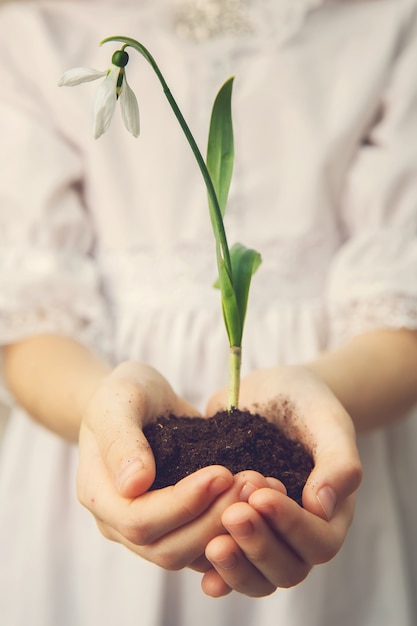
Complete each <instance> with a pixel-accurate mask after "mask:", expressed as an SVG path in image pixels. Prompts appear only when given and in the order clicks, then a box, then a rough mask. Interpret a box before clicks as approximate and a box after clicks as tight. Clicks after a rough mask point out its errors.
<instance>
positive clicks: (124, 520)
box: [77, 452, 233, 556]
mask: <svg viewBox="0 0 417 626" xmlns="http://www.w3.org/2000/svg"><path fill="white" fill-rule="evenodd" d="M88 461H89V462H88V465H87V467H85V466H84V463H83V461H80V465H79V471H78V478H77V490H78V497H79V499H80V501H81V503H82V504H83V505H84V506H86V507H87V508H88V509H89V510H90V511H91V512H92V513H93V514H94V516H95V517H96V518H98V519H99V520H101V521H102V522H104V523H105V524H107V525H109V526H110V527H112V528H115V529H117V530H118V531H119V532H120V533H121V534H123V536H125V537H126V538H127V539H128V540H129V541H130V542H132V543H134V544H137V545H145V544H148V543H152V542H154V541H156V540H157V539H159V538H160V537H162V536H163V535H166V534H168V533H171V532H172V531H173V530H175V529H176V528H178V527H180V526H182V525H184V524H187V523H189V522H190V521H192V520H194V519H195V518H197V517H199V516H200V515H201V514H202V513H203V512H204V511H205V510H206V509H207V508H208V507H210V505H211V503H212V502H213V500H215V499H216V497H217V496H218V495H219V494H221V493H223V491H225V490H227V489H228V488H229V487H231V486H232V485H233V476H232V475H231V473H230V472H229V471H228V470H227V469H226V468H224V467H222V466H210V467H207V468H203V469H201V470H199V471H198V472H195V473H194V474H192V475H190V476H187V477H186V478H184V479H183V480H182V481H180V482H179V483H177V484H176V485H174V486H172V487H166V488H165V489H160V490H155V491H152V492H147V493H144V494H143V495H142V496H140V497H139V498H136V499H133V498H131V499H129V498H124V497H122V496H121V495H120V494H119V493H118V492H117V490H116V489H115V487H114V485H113V483H112V481H110V480H109V477H108V475H107V470H106V467H105V466H104V464H103V462H102V459H101V456H100V454H99V453H98V452H97V453H96V455H95V456H93V455H89V457H88ZM196 556H197V555H196Z"/></svg>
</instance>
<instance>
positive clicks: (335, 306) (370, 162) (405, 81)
mask: <svg viewBox="0 0 417 626" xmlns="http://www.w3.org/2000/svg"><path fill="white" fill-rule="evenodd" d="M413 6H415V5H413ZM416 68H417V18H416V11H415V10H414V11H413V13H412V15H411V16H410V20H409V21H408V23H407V25H406V26H405V28H404V33H403V35H402V38H401V41H400V42H399V45H398V54H397V57H396V59H395V60H394V63H393V66H392V70H391V72H390V75H389V76H388V77H387V84H386V85H384V86H382V89H383V92H384V93H383V98H382V100H381V106H380V110H379V112H378V118H377V119H376V120H375V122H374V123H373V124H372V127H371V128H370V131H369V133H368V135H367V136H366V137H365V139H364V141H363V143H362V145H361V147H360V150H359V151H358V153H357V156H356V158H355V160H354V162H353V163H352V166H351V168H350V174H349V176H348V178H347V180H346V188H345V194H344V196H343V204H342V207H341V212H342V214H341V222H342V224H343V228H344V229H345V233H346V239H345V243H344V245H342V247H341V248H340V250H339V252H338V254H337V255H336V257H335V260H334V263H333V265H332V268H331V270H330V274H329V281H328V291H327V296H328V304H329V311H330V320H331V337H332V343H333V344H335V343H336V344H339V343H341V342H343V341H345V340H347V339H348V338H350V337H351V336H353V335H355V334H358V333H361V332H366V331H369V330H374V329H376V328H404V327H405V328H411V329H416V328H417V74H416Z"/></svg>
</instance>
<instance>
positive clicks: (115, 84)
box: [58, 50, 139, 139]
mask: <svg viewBox="0 0 417 626" xmlns="http://www.w3.org/2000/svg"><path fill="white" fill-rule="evenodd" d="M128 61H129V55H128V54H127V52H126V51H125V50H117V51H116V52H115V53H114V54H113V57H112V63H111V66H110V67H109V69H107V70H105V71H104V72H101V71H99V70H94V69H92V68H89V67H76V68H73V69H71V70H68V71H67V72H65V73H64V74H63V75H62V76H61V78H60V79H59V81H58V85H59V86H60V87H62V86H66V87H73V86H74V85H79V84H81V83H87V82H90V81H92V80H97V79H99V78H103V77H105V79H104V81H103V82H102V84H101V85H100V87H99V88H98V90H97V94H96V98H95V101H94V109H93V134H94V137H95V138H96V139H98V137H100V136H101V135H102V134H103V133H105V132H106V130H107V129H108V127H109V126H110V122H111V119H112V117H113V113H114V110H115V108H116V102H117V100H119V99H120V107H121V111H122V118H123V121H124V124H125V126H126V128H127V130H128V131H129V132H130V133H132V135H134V136H135V137H138V136H139V108H138V103H137V100H136V96H135V94H134V93H133V91H132V89H131V88H130V86H129V84H128V82H127V80H126V72H125V67H126V65H127V63H128Z"/></svg>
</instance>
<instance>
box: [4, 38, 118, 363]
mask: <svg viewBox="0 0 417 626" xmlns="http://www.w3.org/2000/svg"><path fill="white" fill-rule="evenodd" d="M3 45H4V44H3ZM3 52H4V54H3V55H2V57H3V60H1V59H0V79H1V80H0V82H1V85H2V89H1V91H0V137H1V151H0V346H1V345H5V344H9V343H12V342H15V341H18V340H22V339H24V338H25V337H28V336H31V335H35V334H39V333H45V332H57V333H63V334H66V335H68V336H71V337H74V338H77V339H79V340H80V341H83V342H84V343H87V344H88V345H91V346H92V347H93V346H94V348H95V349H96V350H98V351H102V352H106V351H107V349H108V346H107V343H106V342H107V341H108V336H109V335H108V332H109V322H108V319H107V315H106V307H105V304H104V299H103V296H102V290H101V285H100V279H99V276H98V272H97V269H96V264H95V262H94V246H95V238H94V231H93V227H92V220H91V217H90V214H89V211H88V208H87V207H86V205H85V202H84V196H83V168H82V156H81V154H80V150H79V149H77V147H76V146H74V145H72V144H71V143H69V142H68V141H67V140H66V139H65V138H64V137H63V136H61V134H60V133H59V131H58V130H57V128H56V124H55V123H54V116H53V112H51V110H49V109H48V106H47V103H46V102H45V101H44V100H42V97H41V92H40V91H39V90H38V88H37V85H36V81H35V80H33V79H31V77H30V75H29V74H28V76H27V77H25V76H22V75H19V68H18V67H14V66H13V58H12V57H11V54H10V51H9V52H8V50H7V49H5V50H3ZM16 54H17V55H18V54H22V52H21V51H20V52H19V49H17V50H16Z"/></svg>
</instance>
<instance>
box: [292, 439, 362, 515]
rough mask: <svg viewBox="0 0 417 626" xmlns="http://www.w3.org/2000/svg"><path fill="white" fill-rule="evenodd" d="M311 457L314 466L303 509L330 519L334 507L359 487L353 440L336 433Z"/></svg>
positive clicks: (359, 473) (356, 455)
mask: <svg viewBox="0 0 417 626" xmlns="http://www.w3.org/2000/svg"><path fill="white" fill-rule="evenodd" d="M330 439H331V440H330ZM314 457H315V458H314V463H315V465H314V468H313V470H312V472H311V474H310V476H309V478H308V480H307V483H306V485H305V487H304V490H303V506H304V508H305V509H307V510H308V511H310V512H312V513H314V514H315V515H318V516H319V517H322V518H323V519H325V520H331V519H332V517H333V515H334V514H335V513H336V511H337V508H338V505H339V504H340V503H342V504H343V503H344V501H345V499H346V498H347V497H348V496H350V495H351V494H352V493H354V492H355V491H356V489H357V488H358V487H359V485H360V482H361V479H362V467H361V462H360V459H359V454H358V451H357V448H356V445H355V443H354V439H353V438H351V439H347V438H346V436H345V435H344V434H343V433H342V431H340V432H334V433H333V436H332V437H330V438H329V439H327V441H326V440H325V441H324V442H323V441H322V442H320V447H319V448H318V449H317V450H316V452H315V454H314Z"/></svg>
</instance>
